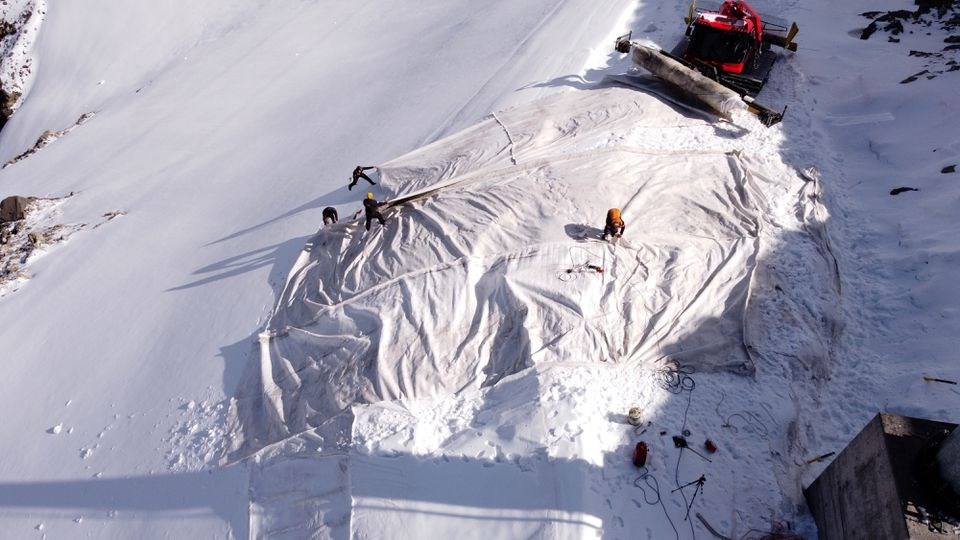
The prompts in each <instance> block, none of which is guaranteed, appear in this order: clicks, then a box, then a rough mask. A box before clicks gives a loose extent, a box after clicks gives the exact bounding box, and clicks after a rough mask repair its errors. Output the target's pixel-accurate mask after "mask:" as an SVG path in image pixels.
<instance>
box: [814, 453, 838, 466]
mask: <svg viewBox="0 0 960 540" xmlns="http://www.w3.org/2000/svg"><path fill="white" fill-rule="evenodd" d="M834 454H836V452H827V453H826V454H820V455H819V456H817V457H814V458H810V459H808V460H807V465H812V464H814V463H819V462H821V461H823V460H825V459H827V458H828V457H830V456H832V455H834Z"/></svg>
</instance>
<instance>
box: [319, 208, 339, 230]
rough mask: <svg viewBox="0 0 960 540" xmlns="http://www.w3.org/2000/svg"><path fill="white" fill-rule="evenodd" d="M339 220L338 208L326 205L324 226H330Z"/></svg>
mask: <svg viewBox="0 0 960 540" xmlns="http://www.w3.org/2000/svg"><path fill="white" fill-rule="evenodd" d="M337 221H339V217H338V216H337V209H336V208H334V207H332V206H328V207H326V208H324V209H323V224H324V226H326V227H329V226H330V225H333V224H334V223H336V222H337Z"/></svg>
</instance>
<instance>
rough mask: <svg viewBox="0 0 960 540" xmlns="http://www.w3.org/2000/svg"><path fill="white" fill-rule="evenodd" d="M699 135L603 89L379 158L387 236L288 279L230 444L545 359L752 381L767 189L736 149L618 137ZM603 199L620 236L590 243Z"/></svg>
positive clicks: (369, 236)
mask: <svg viewBox="0 0 960 540" xmlns="http://www.w3.org/2000/svg"><path fill="white" fill-rule="evenodd" d="M703 124H704V122H703V121H702V120H699V119H695V118H687V117H684V116H682V115H678V114H677V112H676V111H675V110H673V109H671V108H670V107H669V106H668V105H666V104H664V103H663V102H662V101H659V100H656V99H652V98H651V97H650V96H649V95H647V94H644V93H642V92H638V91H636V90H633V89H627V88H621V87H606V88H600V89H595V90H590V91H586V92H571V93H565V94H559V95H555V96H552V97H549V98H545V99H543V100H540V101H537V102H533V103H531V104H529V105H525V106H520V107H517V108H514V109H511V110H509V111H506V112H502V113H497V114H495V115H492V116H491V117H490V118H488V119H487V120H485V121H484V122H482V123H480V124H478V125H476V126H474V127H472V128H470V129H467V130H465V131H463V132H461V133H459V134H456V135H454V136H451V137H449V138H446V139H444V140H441V141H438V142H436V143H434V144H431V145H429V146H427V147H425V148H423V149H421V150H418V151H416V152H413V153H411V154H408V155H406V156H403V157H401V158H398V159H396V160H394V161H392V162H390V163H387V164H385V165H384V166H383V167H382V168H381V178H382V179H383V183H384V184H385V185H386V188H387V189H388V190H390V191H391V192H392V193H394V197H393V203H392V206H391V207H390V208H389V209H388V210H387V211H386V212H385V213H386V218H387V224H386V226H385V227H383V228H380V227H379V225H378V224H376V223H374V224H373V227H372V229H371V231H369V232H367V231H365V230H364V227H363V223H362V222H360V221H353V222H341V223H340V224H338V225H335V226H332V227H329V228H326V229H323V230H321V231H319V232H318V233H317V234H316V235H315V236H314V237H313V238H312V239H311V241H310V243H309V244H308V246H307V247H306V249H305V250H304V252H303V254H302V255H301V257H300V259H299V261H298V262H297V264H296V265H295V268H294V269H293V270H292V272H291V274H290V278H289V281H288V283H287V286H286V289H285V290H284V291H283V293H282V297H281V298H280V300H279V303H278V306H277V308H276V310H275V313H274V315H273V318H272V320H271V321H270V323H269V324H268V328H267V331H266V332H265V333H264V336H263V338H262V352H261V359H260V366H258V369H254V370H251V376H250V377H248V379H247V381H246V383H245V384H244V385H243V386H242V390H241V393H240V395H239V396H238V398H239V399H238V400H237V411H236V414H237V420H238V421H239V426H240V427H241V428H242V433H238V435H239V437H238V439H237V441H235V444H234V447H235V448H238V447H244V446H245V447H246V448H245V450H246V451H249V450H252V449H256V448H257V447H260V446H262V445H264V444H268V443H270V442H274V441H276V440H279V439H282V438H284V437H286V436H289V435H292V434H296V433H300V432H303V431H305V430H309V429H311V428H313V427H316V426H318V425H320V424H321V423H322V422H324V421H325V420H327V419H329V418H331V417H332V416H333V415H335V414H336V413H338V412H339V411H341V410H343V409H345V408H347V407H349V406H351V405H352V404H355V403H370V402H377V401H381V400H393V399H398V398H402V397H430V396H437V395H447V394H452V393H458V392H461V391H463V390H465V389H470V388H478V387H485V386H490V385H493V384H495V383H497V382H498V381H499V380H501V379H502V378H503V377H505V376H508V375H511V374H513V373H517V372H519V371H521V370H524V369H526V368H529V367H532V366H536V365H541V364H555V363H596V362H629V363H635V364H646V363H654V362H664V363H677V364H683V365H687V366H691V367H693V368H694V369H696V370H697V371H721V370H722V371H729V372H734V373H738V374H751V373H753V371H754V369H755V366H754V363H753V361H752V360H751V357H750V353H749V351H750V347H749V344H748V343H747V342H746V337H745V336H746V335H747V328H748V327H749V326H750V325H754V324H762V323H761V321H759V320H758V319H759V316H757V315H754V314H752V313H751V311H750V310H749V309H748V307H749V305H750V296H751V294H750V291H751V279H752V276H753V273H754V269H755V266H756V261H757V256H758V253H759V252H760V249H761V243H762V242H763V234H762V231H761V216H762V215H763V213H764V209H763V202H762V201H763V200H764V197H763V195H762V193H761V192H760V186H758V182H759V183H769V182H775V181H776V179H774V180H771V179H770V178H771V176H770V175H755V174H753V173H752V172H751V170H750V169H749V168H748V166H747V162H746V161H745V160H744V159H743V158H741V156H740V154H739V153H738V152H734V151H700V152H687V151H675V152H674V151H664V150H662V149H652V150H651V149H646V148H638V147H631V146H630V145H629V144H628V142H627V141H629V140H630V134H631V133H632V132H635V130H638V129H640V130H644V131H645V132H646V133H649V130H650V129H664V130H678V129H679V130H682V129H684V128H687V127H691V126H702V125H703ZM790 180H794V181H795V180H796V179H795V178H791V179H790ZM610 207H619V208H621V209H622V211H623V216H624V220H625V222H626V234H625V236H624V238H622V239H621V240H620V241H619V242H618V243H615V244H611V243H607V242H604V241H601V240H600V234H601V229H602V227H603V224H604V216H605V215H606V212H607V209H608V208H610ZM584 351H588V353H587V354H584Z"/></svg>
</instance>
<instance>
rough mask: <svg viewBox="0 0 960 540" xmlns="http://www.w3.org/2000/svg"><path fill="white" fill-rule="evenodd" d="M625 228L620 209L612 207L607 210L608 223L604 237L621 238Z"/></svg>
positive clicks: (608, 238) (607, 238) (605, 238)
mask: <svg viewBox="0 0 960 540" xmlns="http://www.w3.org/2000/svg"><path fill="white" fill-rule="evenodd" d="M624 229H626V225H625V224H624V223H623V219H622V218H621V217H620V209H619V208H611V209H610V210H607V225H606V227H604V228H603V239H604V240H610V239H611V238H620V237H621V236H622V235H623V231H624Z"/></svg>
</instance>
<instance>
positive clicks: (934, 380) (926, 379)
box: [923, 375, 957, 384]
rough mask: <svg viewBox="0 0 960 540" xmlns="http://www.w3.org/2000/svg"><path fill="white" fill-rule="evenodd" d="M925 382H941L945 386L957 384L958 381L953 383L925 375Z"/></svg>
mask: <svg viewBox="0 0 960 540" xmlns="http://www.w3.org/2000/svg"><path fill="white" fill-rule="evenodd" d="M923 380H925V381H927V382H940V383H944V384H957V381H951V380H948V379H938V378H936V377H930V376H927V375H924V376H923Z"/></svg>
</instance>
